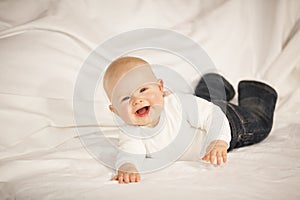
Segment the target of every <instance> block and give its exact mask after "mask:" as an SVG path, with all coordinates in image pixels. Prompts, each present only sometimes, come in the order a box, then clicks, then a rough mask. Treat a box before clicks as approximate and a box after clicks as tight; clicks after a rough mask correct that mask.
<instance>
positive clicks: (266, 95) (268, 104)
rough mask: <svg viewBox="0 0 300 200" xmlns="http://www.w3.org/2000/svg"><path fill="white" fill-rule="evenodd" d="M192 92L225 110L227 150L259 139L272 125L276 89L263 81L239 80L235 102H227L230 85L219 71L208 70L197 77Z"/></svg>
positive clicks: (232, 95)
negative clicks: (228, 142) (227, 131)
mask: <svg viewBox="0 0 300 200" xmlns="http://www.w3.org/2000/svg"><path fill="white" fill-rule="evenodd" d="M195 95H196V96H198V97H201V98H204V99H206V100H208V101H211V102H212V103H214V104H216V105H218V106H219V107H220V108H221V109H222V110H223V112H224V113H225V114H226V117H227V119H228V121H229V124H230V128H231V136H232V139H231V142H230V148H229V151H230V150H232V149H233V148H239V147H243V146H248V145H251V144H255V143H258V142H260V141H262V140H263V139H265V138H266V137H267V136H268V135H269V133H270V131H271V129H272V125H273V115H274V109H275V105H276V101H277V93H276V91H275V90H274V89H273V88H272V87H271V86H269V85H267V84H265V83H262V82H258V81H241V82H239V84H238V105H234V104H233V103H230V100H232V98H233V97H234V95H235V91H234V89H233V87H232V85H231V84H230V83H229V82H228V81H227V80H226V79H225V78H224V77H222V76H221V75H219V74H215V73H209V74H205V75H204V76H203V77H202V78H201V79H200V81H199V83H198V85H197V87H196V89H195Z"/></svg>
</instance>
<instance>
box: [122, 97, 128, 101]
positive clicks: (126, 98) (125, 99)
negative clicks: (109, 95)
mask: <svg viewBox="0 0 300 200" xmlns="http://www.w3.org/2000/svg"><path fill="white" fill-rule="evenodd" d="M129 99H130V97H124V98H123V99H122V101H127V100H129Z"/></svg>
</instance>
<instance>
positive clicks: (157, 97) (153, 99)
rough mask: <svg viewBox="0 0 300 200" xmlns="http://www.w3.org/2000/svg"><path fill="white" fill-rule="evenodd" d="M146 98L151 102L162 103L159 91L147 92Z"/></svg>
mask: <svg viewBox="0 0 300 200" xmlns="http://www.w3.org/2000/svg"><path fill="white" fill-rule="evenodd" d="M147 99H149V100H150V101H151V102H152V103H153V104H162V103H163V97H162V95H161V94H159V93H149V94H147Z"/></svg>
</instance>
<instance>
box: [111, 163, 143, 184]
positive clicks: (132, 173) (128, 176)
mask: <svg viewBox="0 0 300 200" xmlns="http://www.w3.org/2000/svg"><path fill="white" fill-rule="evenodd" d="M111 180H112V181H119V183H134V182H139V181H140V180H141V177H140V174H139V173H138V171H137V169H136V168H135V166H134V165H133V164H131V163H125V164H123V165H122V166H121V167H120V168H119V170H118V174H117V175H116V176H114V177H113V178H112V179H111Z"/></svg>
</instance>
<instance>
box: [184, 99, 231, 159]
mask: <svg viewBox="0 0 300 200" xmlns="http://www.w3.org/2000/svg"><path fill="white" fill-rule="evenodd" d="M179 96H180V100H181V104H182V107H183V110H184V112H185V115H186V118H187V121H188V122H189V123H190V125H191V126H192V127H194V128H200V129H202V130H204V131H206V137H205V142H204V148H203V151H205V150H206V149H207V147H208V145H209V144H210V143H211V142H212V141H214V140H224V141H225V142H226V143H227V144H228V148H229V145H230V140H231V129H230V125H229V122H228V119H227V117H226V115H225V114H224V113H223V111H222V110H221V109H220V108H219V106H217V105H215V104H213V103H211V102H209V101H207V100H205V99H203V98H200V97H196V96H194V95H190V94H181V95H179ZM204 153H205V152H202V153H201V154H204Z"/></svg>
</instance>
